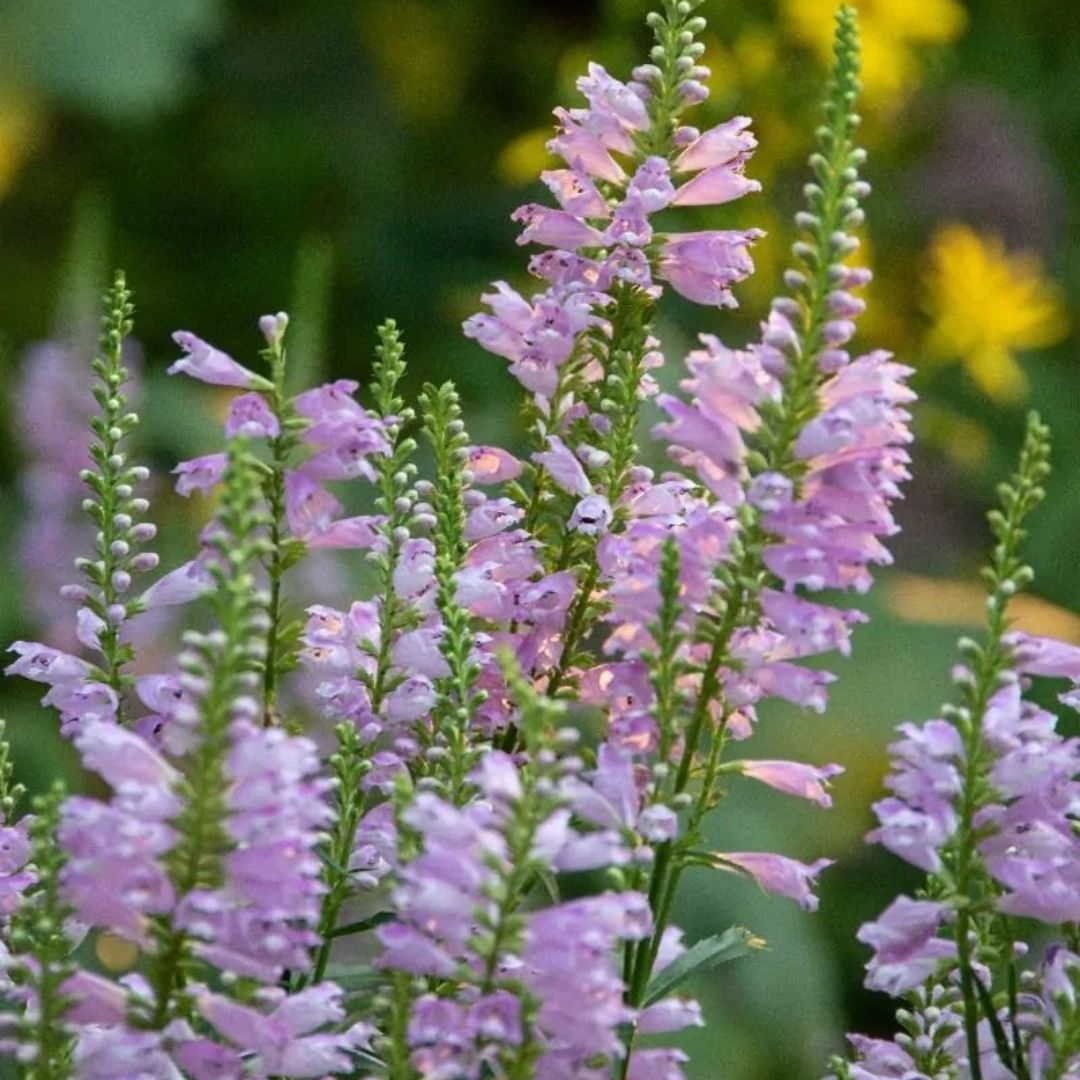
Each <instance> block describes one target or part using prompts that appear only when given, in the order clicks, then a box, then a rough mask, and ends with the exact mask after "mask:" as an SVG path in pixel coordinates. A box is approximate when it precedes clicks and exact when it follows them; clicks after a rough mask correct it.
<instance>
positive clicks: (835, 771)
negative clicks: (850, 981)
mask: <svg viewBox="0 0 1080 1080" xmlns="http://www.w3.org/2000/svg"><path fill="white" fill-rule="evenodd" d="M739 771H740V772H741V773H742V774H743V776H749V777H750V778H751V779H753V780H760V781H761V782H762V783H763V784H768V786H769V787H771V788H775V789H776V790H777V791H782V792H783V793H784V794H785V795H797V796H798V797H799V798H800V799H809V800H810V802H815V803H817V804H818V806H824V807H825V808H826V809H827V808H828V807H830V806H832V799H831V798H830V796H829V793H828V790H827V789H828V786H829V781H830V780H831V779H832V777H834V776H839V775H840V773H842V772H843V771H844V769H843V766H842V765H823V766H821V768H817V767H815V766H813V765H804V764H803V763H802V762H800V761H741V762H739Z"/></svg>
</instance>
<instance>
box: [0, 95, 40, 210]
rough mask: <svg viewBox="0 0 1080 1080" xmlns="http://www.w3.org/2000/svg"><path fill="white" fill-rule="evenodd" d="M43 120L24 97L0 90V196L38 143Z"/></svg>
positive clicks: (31, 103)
mask: <svg viewBox="0 0 1080 1080" xmlns="http://www.w3.org/2000/svg"><path fill="white" fill-rule="evenodd" d="M41 135H42V117H41V115H40V112H39V110H38V109H37V108H36V107H35V106H34V104H33V102H31V101H30V100H29V99H28V98H26V97H25V96H23V94H22V93H21V92H20V91H18V90H16V89H14V88H12V87H10V86H0V196H3V195H4V193H5V192H6V191H7V189H8V188H9V187H10V186H11V182H12V181H13V180H14V179H15V176H16V174H17V173H18V171H19V168H20V166H21V165H22V163H23V162H24V161H25V160H26V158H27V157H28V156H29V155H30V153H31V152H32V151H33V150H34V148H35V147H36V146H37V145H38V143H39V142H40V140H41Z"/></svg>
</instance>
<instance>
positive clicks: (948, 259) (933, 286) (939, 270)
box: [926, 224, 1069, 402]
mask: <svg viewBox="0 0 1080 1080" xmlns="http://www.w3.org/2000/svg"><path fill="white" fill-rule="evenodd" d="M926 310H927V312H928V313H929V315H930V317H931V319H932V320H933V324H932V326H931V328H930V333H929V335H928V337H927V340H926V351H927V353H928V355H930V356H931V357H935V358H937V359H940V360H955V361H958V362H959V363H961V364H962V365H963V366H964V368H965V369H966V371H967V373H968V374H969V375H970V376H971V378H972V379H974V380H975V382H976V383H978V385H979V387H980V388H981V389H982V390H983V392H984V393H985V394H987V395H988V396H989V397H991V398H993V399H994V400H995V401H999V402H1008V401H1017V400H1018V399H1020V398H1022V397H1023V396H1024V393H1025V391H1026V389H1027V379H1026V378H1025V376H1024V372H1023V370H1022V369H1021V367H1020V364H1019V363H1018V361H1017V359H1016V356H1015V353H1016V352H1018V351H1023V350H1026V349H1040V348H1044V347H1045V346H1047V345H1053V344H1054V343H1055V342H1057V341H1060V340H1061V339H1062V338H1063V337H1065V335H1066V334H1067V333H1068V331H1069V323H1068V318H1067V316H1066V313H1065V308H1064V304H1063V300H1062V294H1061V290H1060V289H1059V288H1058V286H1057V285H1055V284H1054V283H1053V282H1051V281H1048V280H1047V279H1046V277H1045V275H1044V273H1043V269H1042V264H1041V262H1040V260H1039V258H1038V256H1036V255H1034V254H1032V253H1030V252H1009V251H1006V249H1005V245H1004V243H1003V242H1002V241H1001V240H1000V239H999V238H998V237H996V236H980V235H979V234H978V233H977V232H975V230H974V229H972V228H970V227H969V226H967V225H958V224H952V225H946V226H944V227H943V228H942V229H940V230H939V231H938V233H937V235H936V236H935V237H934V239H933V240H932V242H931V245H930V270H929V272H928V274H927V278H926Z"/></svg>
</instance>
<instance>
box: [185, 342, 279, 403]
mask: <svg viewBox="0 0 1080 1080" xmlns="http://www.w3.org/2000/svg"><path fill="white" fill-rule="evenodd" d="M173 341H175V342H176V344H177V345H179V346H180V348H181V349H183V350H184V352H185V353H186V354H187V355H186V356H182V357H181V358H180V359H179V360H177V361H176V362H175V363H173V364H172V365H171V366H170V367H169V374H170V375H177V374H181V373H182V374H184V375H190V376H191V377H192V378H193V379H199V380H200V381H201V382H205V383H212V384H213V385H214V386H241V387H244V388H245V389H251V390H272V389H273V383H271V382H270V381H269V380H267V379H264V378H263V377H262V376H261V375H256V374H255V372H254V371H248V369H247V368H246V367H244V366H243V365H241V364H238V363H237V362H236V361H235V360H234V359H233V358H232V357H231V356H228V355H227V354H225V353H223V352H222V351H221V350H220V349H215V348H214V347H213V345H208V344H207V343H206V342H205V341H203V340H202V338H198V337H196V336H195V335H194V334H192V333H190V332H189V331H187V330H177V331H176V333H175V334H173Z"/></svg>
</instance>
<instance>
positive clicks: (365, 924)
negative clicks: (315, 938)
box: [328, 911, 394, 938]
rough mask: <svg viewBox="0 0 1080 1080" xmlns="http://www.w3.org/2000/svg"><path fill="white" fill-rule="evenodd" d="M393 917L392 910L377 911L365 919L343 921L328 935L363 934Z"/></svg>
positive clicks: (347, 935) (337, 936)
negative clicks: (343, 922)
mask: <svg viewBox="0 0 1080 1080" xmlns="http://www.w3.org/2000/svg"><path fill="white" fill-rule="evenodd" d="M393 918H394V913H393V912H392V911H379V912H376V913H375V914H374V915H369V916H368V917H367V918H366V919H359V920H358V921H357V922H351V923H345V924H343V925H342V926H337V927H335V928H334V929H333V930H331V931H330V933H329V935H328V936H329V937H332V938H339V937H349V935H351V934H364V933H367V931H368V930H374V929H375V927H376V926H382V924H383V923H386V922H390V921H391V920H392V919H393Z"/></svg>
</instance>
